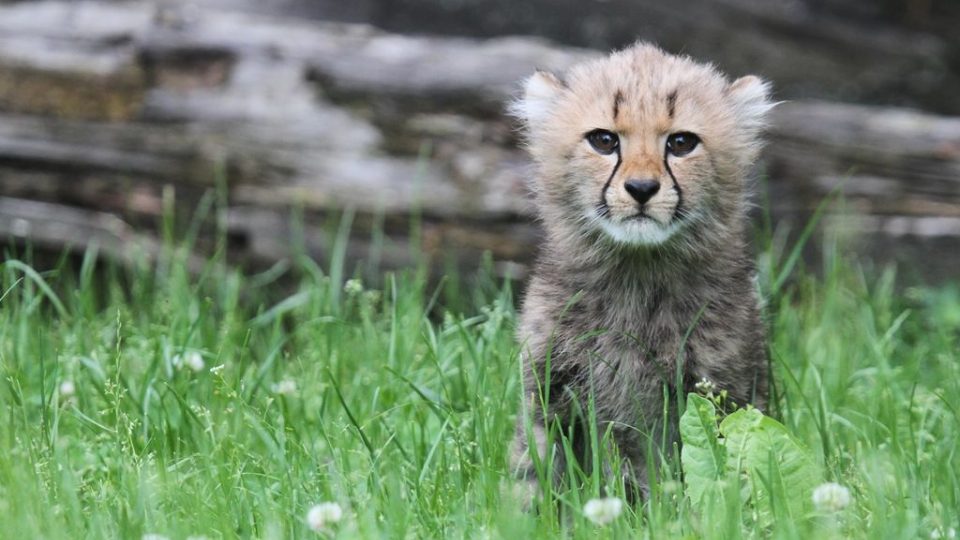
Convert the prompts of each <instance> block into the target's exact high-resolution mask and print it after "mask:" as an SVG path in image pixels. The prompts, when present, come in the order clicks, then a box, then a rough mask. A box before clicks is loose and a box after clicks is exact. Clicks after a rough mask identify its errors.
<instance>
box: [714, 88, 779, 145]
mask: <svg viewBox="0 0 960 540" xmlns="http://www.w3.org/2000/svg"><path fill="white" fill-rule="evenodd" d="M727 96H729V98H730V100H731V101H732V102H733V107H734V111H735V112H736V115H737V118H738V120H739V121H740V126H741V127H742V128H744V129H746V130H750V131H753V130H760V129H762V128H763V127H764V126H765V125H766V116H767V112H769V111H770V109H772V108H774V107H775V106H777V105H778V103H775V102H771V101H770V83H768V82H766V81H764V80H762V79H761V78H760V77H756V76H754V75H747V76H746V77H740V78H739V79H737V80H735V81H733V83H732V84H731V85H730V86H728V87H727Z"/></svg>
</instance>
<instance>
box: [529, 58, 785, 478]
mask: <svg viewBox="0 0 960 540" xmlns="http://www.w3.org/2000/svg"><path fill="white" fill-rule="evenodd" d="M770 107H772V104H771V103H770V101H769V100H768V86H767V84H766V83H764V82H762V81H761V80H760V79H758V78H756V77H753V76H748V77H743V78H741V79H738V80H737V81H734V82H732V83H731V82H730V81H729V80H728V79H727V78H726V77H724V76H723V75H722V74H720V73H719V72H718V71H717V70H716V69H714V68H713V67H712V66H709V65H705V64H700V63H697V62H694V61H693V60H691V59H689V58H687V57H681V56H674V55H670V54H667V53H665V52H663V51H662V50H660V49H658V48H657V47H654V46H652V45H648V44H644V43H638V44H636V45H634V46H632V47H630V48H627V49H625V50H622V51H618V52H615V53H613V54H612V55H611V56H609V57H606V58H604V59H600V60H596V61H591V62H588V63H585V64H581V65H578V66H575V67H573V68H572V69H570V70H569V71H568V72H567V73H565V74H563V76H562V77H558V76H556V75H552V74H549V73H545V72H538V73H536V74H534V75H533V76H532V77H531V78H530V79H528V80H527V82H526V92H525V95H524V97H523V98H521V99H520V100H519V101H518V102H517V103H516V104H515V105H514V108H513V110H514V113H515V114H516V115H517V116H518V117H519V118H520V120H521V121H522V122H523V126H524V129H525V135H526V140H527V146H528V149H529V152H530V154H531V155H532V156H533V158H534V160H535V161H536V164H537V169H538V170H537V174H536V175H535V179H534V181H533V185H532V191H533V193H534V197H535V201H536V205H537V208H538V210H539V215H540V218H541V220H542V222H543V225H544V228H545V231H546V238H545V240H544V243H543V246H542V251H541V253H540V258H539V262H538V264H537V266H536V270H535V272H534V275H533V278H532V280H531V281H530V284H529V287H528V289H527V292H526V297H525V299H524V303H523V308H522V315H521V320H520V325H519V331H518V338H519V341H520V343H521V346H522V354H521V357H522V361H523V362H524V366H523V367H524V373H525V381H524V400H523V403H524V405H523V413H522V414H521V415H520V419H519V421H518V426H517V436H516V440H515V444H514V458H513V466H514V469H515V471H516V473H517V475H518V478H520V479H524V480H526V481H530V482H534V483H535V482H536V475H535V473H534V465H533V457H534V456H533V454H534V453H536V454H538V455H539V457H540V458H544V457H545V456H546V455H547V453H549V452H551V451H552V450H554V449H551V448H549V447H548V443H547V441H548V437H547V431H548V426H549V425H550V422H551V421H557V422H558V424H559V425H560V426H561V427H563V428H564V429H565V431H566V430H567V429H569V428H570V427H571V426H573V433H574V434H575V435H574V449H575V452H576V454H577V457H578V459H579V460H580V462H581V463H580V464H581V465H582V466H584V467H587V466H588V464H589V462H590V461H591V460H590V459H589V456H588V451H589V448H590V447H591V444H590V443H591V441H589V439H588V438H587V437H585V435H584V433H585V429H584V426H583V425H582V424H580V420H578V419H580V418H582V414H581V413H582V412H583V411H586V409H587V406H588V403H589V402H590V399H591V398H592V400H593V403H594V407H595V411H596V418H597V420H598V422H599V424H600V425H599V430H600V432H601V433H603V432H604V431H605V430H606V429H607V427H611V428H612V433H613V435H614V440H615V443H616V446H617V447H618V448H619V452H620V455H621V456H622V457H623V458H624V460H625V461H626V462H627V463H628V468H627V471H626V474H627V475H628V476H629V477H630V479H631V481H633V482H636V485H637V487H639V488H640V489H641V490H645V489H646V487H647V479H646V468H647V463H648V461H647V460H648V458H649V457H654V458H656V456H648V455H647V449H648V448H651V447H653V448H663V447H664V446H665V447H666V448H668V449H669V448H670V447H671V446H672V443H673V442H676V441H677V440H678V437H677V429H676V425H677V420H678V419H677V410H676V403H677V397H678V396H679V397H681V398H682V395H683V394H685V393H686V392H690V391H692V390H693V385H694V384H695V383H696V382H697V381H699V380H701V379H708V380H710V381H711V382H713V383H714V384H715V385H716V386H717V387H718V388H720V389H725V390H727V391H728V392H729V395H730V396H731V398H732V399H733V400H734V401H735V402H736V403H738V404H740V405H745V404H748V403H752V404H753V405H755V406H757V407H763V406H764V404H765V402H766V399H767V372H766V366H767V359H766V346H765V335H764V326H763V324H762V322H761V317H760V308H759V300H758V297H757V293H756V290H755V287H754V281H755V280H754V265H753V263H752V260H751V257H750V256H749V253H748V246H747V243H746V239H745V228H746V213H747V189H746V187H747V186H746V181H745V178H746V176H747V172H748V169H749V167H750V166H751V164H752V163H753V161H754V159H755V157H756V155H757V152H758V150H759V148H760V139H759V136H760V133H761V131H762V128H763V125H764V124H763V122H764V115H765V114H766V112H767V111H768V110H769V109H770ZM596 129H603V130H608V131H611V132H613V133H616V134H618V136H619V138H620V146H619V147H618V149H617V151H616V152H615V153H613V154H610V155H602V154H601V153H598V152H597V151H596V150H595V149H593V148H591V145H590V144H588V142H587V141H585V139H584V135H585V134H586V133H589V132H591V131H592V130H596ZM678 132H690V133H694V134H696V135H697V136H698V137H699V139H700V144H699V145H698V146H697V148H695V149H694V151H692V152H691V153H690V154H689V155H686V156H683V157H676V156H674V155H671V154H670V152H668V151H666V146H665V144H666V139H667V137H668V136H669V135H670V134H673V133H678ZM630 179H651V180H656V181H658V182H659V183H660V189H659V190H658V191H657V192H656V194H655V195H654V196H653V197H652V198H651V199H650V200H649V201H647V202H646V203H644V204H642V205H638V203H637V201H636V200H634V199H633V198H632V197H631V196H630V195H629V194H628V192H627V191H626V190H625V188H624V184H625V182H626V181H627V180H630ZM548 365H549V370H547V366H548ZM527 426H530V427H531V431H529V432H528V430H527V429H526V427H527ZM651 437H652V439H651ZM663 441H666V444H665V445H664V444H661V443H662V442H663ZM530 442H532V443H533V448H531V447H530V444H529V443H530ZM651 442H652V443H653V444H651ZM562 454H563V452H562V451H557V452H555V453H554V455H555V456H557V457H562ZM563 468H564V465H563V464H562V463H556V464H555V469H559V470H563Z"/></svg>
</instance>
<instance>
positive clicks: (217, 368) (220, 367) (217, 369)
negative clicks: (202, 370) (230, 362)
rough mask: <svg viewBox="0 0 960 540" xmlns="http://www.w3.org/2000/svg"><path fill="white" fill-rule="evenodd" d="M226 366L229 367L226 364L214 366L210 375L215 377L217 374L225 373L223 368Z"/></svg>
mask: <svg viewBox="0 0 960 540" xmlns="http://www.w3.org/2000/svg"><path fill="white" fill-rule="evenodd" d="M226 366H227V365H226V364H220V365H219V366H213V367H212V368H210V373H213V374H214V375H216V374H217V373H220V372H221V371H223V368H225V367H226Z"/></svg>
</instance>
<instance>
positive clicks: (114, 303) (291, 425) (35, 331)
mask: <svg viewBox="0 0 960 540" xmlns="http://www.w3.org/2000/svg"><path fill="white" fill-rule="evenodd" d="M338 253H342V250H340V251H338ZM779 253H782V254H780V255H778V254H779ZM94 260H95V255H94V253H93V252H89V253H88V254H87V256H86V257H85V258H84V261H83V262H82V264H80V263H78V264H76V265H73V266H76V268H71V267H70V265H60V267H59V269H58V270H53V271H51V270H49V269H44V268H37V269H36V270H34V269H32V268H31V267H30V266H28V265H26V264H25V263H21V262H19V260H15V259H12V258H10V259H8V260H7V261H6V262H5V263H3V265H2V266H0V369H2V384H0V404H2V409H0V411H2V413H3V416H2V418H0V531H2V532H0V536H2V537H4V538H24V539H26V538H31V539H32V538H134V539H139V538H143V537H145V536H147V535H161V536H162V537H166V538H170V539H184V538H189V537H195V538H196V537H207V538H211V539H212V538H234V537H240V538H311V537H341V538H353V537H362V538H381V537H385V538H509V539H521V538H553V537H572V538H633V537H645V538H683V537H685V538H701V537H703V538H737V537H743V538H757V537H761V538H765V537H778V538H781V537H782V538H811V537H814V536H817V537H822V538H832V537H850V538H951V537H953V535H955V533H954V529H956V528H958V527H960V511H958V509H960V476H958V472H957V471H958V468H960V458H958V455H957V448H956V443H957V435H958V432H960V363H958V361H960V353H958V340H960V330H958V328H960V290H958V289H957V287H956V286H955V285H954V286H952V287H946V288H940V289H923V288H912V289H911V288H908V289H904V290H899V289H896V288H895V287H894V276H893V274H892V272H882V273H873V274H871V273H869V272H864V271H861V270H860V268H859V266H858V265H857V263H856V261H849V260H846V259H843V258H841V257H838V256H836V251H835V250H834V251H830V252H828V254H827V256H826V257H825V262H824V264H823V268H822V269H819V270H818V272H816V274H817V275H818V277H813V273H812V272H806V271H804V270H803V269H800V268H799V267H798V266H794V264H793V262H795V259H791V257H790V253H788V252H785V251H784V250H781V249H779V248H778V247H777V246H776V245H775V244H774V245H772V246H768V247H767V249H766V250H765V251H764V253H763V255H762V257H761V268H762V269H763V276H762V279H761V282H762V287H763V289H764V291H765V295H766V297H767V301H768V315H769V318H770V327H771V343H772V345H771V350H772V353H773V354H772V356H773V364H774V372H775V380H776V396H777V398H776V401H775V404H774V406H773V407H772V408H771V410H770V411H768V412H769V413H770V414H771V415H772V416H774V417H776V418H777V419H779V420H780V421H781V422H782V423H783V425H784V426H785V427H786V430H787V431H788V432H789V433H790V434H792V436H793V438H794V439H795V440H796V441H797V442H798V443H799V445H800V446H802V447H803V448H804V449H805V451H806V452H808V454H809V456H810V457H811V458H812V460H813V462H814V463H815V465H816V467H817V469H818V470H819V473H818V474H819V475H821V476H822V478H821V481H824V482H826V481H831V482H836V483H838V484H840V485H842V486H844V487H845V488H846V489H847V490H848V491H849V494H850V501H849V505H844V504H843V503H844V502H845V501H842V500H841V501H840V503H839V504H836V505H835V509H834V510H835V511H831V510H829V509H827V510H824V509H823V508H822V507H821V508H819V509H816V508H814V509H813V510H809V511H804V512H802V513H800V514H797V513H793V514H790V513H784V512H783V511H779V510H777V508H787V507H789V506H790V504H788V503H790V502H791V500H792V501H793V502H796V501H804V502H805V503H806V502H809V500H810V498H811V497H812V494H811V493H810V491H809V490H808V489H800V488H799V486H790V485H787V486H786V489H785V490H784V489H781V490H778V491H776V496H775V497H774V499H775V500H772V501H768V502H769V504H771V505H772V507H773V508H774V510H773V512H774V516H775V519H774V520H773V521H772V522H771V521H764V520H763V519H760V518H759V517H758V516H757V512H756V510H755V508H754V507H752V506H751V505H750V504H749V503H747V502H743V501H741V500H740V499H737V498H733V499H730V498H728V499H726V502H725V503H724V504H723V505H717V504H711V505H694V504H691V502H690V500H689V497H688V496H687V495H686V493H685V489H684V484H683V482H682V477H681V476H680V472H679V467H678V464H677V463H676V462H673V463H668V464H666V466H665V472H664V474H663V482H661V483H659V484H658V485H657V486H655V487H654V489H653V490H652V493H651V496H650V498H649V500H647V501H646V502H645V503H640V504H636V505H634V506H627V507H625V508H624V510H623V513H622V514H621V515H620V516H619V517H616V518H615V519H613V521H612V522H611V523H610V524H608V525H606V526H599V525H596V524H594V523H593V522H591V521H589V520H588V519H586V518H585V517H584V515H583V506H584V504H585V503H586V501H587V500H588V499H592V498H596V497H598V496H600V495H601V493H602V490H603V489H606V488H608V487H609V488H610V489H612V494H613V495H615V496H618V497H623V496H624V493H623V491H622V487H621V486H612V487H610V486H607V485H606V484H605V480H604V479H603V478H602V477H601V476H598V475H582V476H576V475H575V476H574V478H575V480H574V481H573V482H572V483H571V484H572V485H570V486H567V487H566V488H564V489H560V490H558V491H557V492H556V493H551V495H550V499H551V500H552V501H553V502H551V503H544V504H542V505H541V506H540V507H539V512H525V511H524V510H523V509H522V508H521V505H519V504H517V503H516V501H514V500H512V499H510V498H509V497H507V496H506V495H505V494H506V493H507V491H508V490H505V489H504V486H505V485H507V482H506V480H507V477H508V472H507V464H506V456H507V445H508V443H509V440H510V437H511V434H512V431H513V427H514V418H515V415H516V412H517V408H518V390H519V387H518V380H519V374H518V365H517V356H516V352H517V346H516V345H515V343H514V341H513V326H514V322H515V317H516V313H515V308H514V301H515V298H514V295H513V294H512V293H511V290H510V288H509V287H508V286H506V285H502V284H497V282H496V281H494V280H492V279H490V278H489V277H487V278H484V277H483V276H482V275H481V276H480V278H479V279H478V281H477V283H478V284H476V285H474V286H472V287H469V288H467V287H459V286H457V287H453V286H450V287H445V288H444V287H440V288H436V287H434V286H430V287H428V286H427V285H425V280H424V279H422V277H421V276H420V274H418V273H417V272H416V271H411V272H408V273H399V274H395V275H386V276H385V277H384V280H383V286H382V287H380V290H367V289H365V288H364V287H363V286H362V285H361V284H360V283H358V282H356V281H351V282H350V283H349V284H347V285H346V286H345V284H344V281H345V278H346V277H349V273H350V272H349V270H348V271H347V272H344V269H343V263H342V257H340V256H336V255H335V256H334V257H333V261H332V262H330V263H329V264H325V265H322V266H318V265H317V264H315V263H313V262H311V261H309V260H307V259H300V260H297V261H295V262H294V263H293V264H292V265H291V268H290V269H289V271H287V272H286V273H285V276H284V278H283V279H284V280H286V283H287V285H286V286H285V287H280V286H279V285H277V283H276V282H275V278H276V277H277V276H276V274H277V273H279V272H267V273H264V274H260V275H255V276H242V275H240V274H239V273H237V272H235V271H232V270H230V269H228V268H226V267H225V266H224V265H223V264H222V263H221V262H220V261H219V260H216V259H215V260H213V261H211V262H210V263H209V264H208V265H207V267H206V268H205V270H204V272H203V273H202V274H201V275H190V274H188V273H187V272H186V271H185V270H183V267H184V266H185V265H184V264H182V252H180V251H171V252H170V253H169V254H168V257H166V258H165V259H163V260H164V261H166V262H161V263H159V264H157V265H155V266H149V267H148V266H144V267H142V268H139V269H117V268H112V267H111V266H109V265H106V264H102V263H101V264H94ZM791 261H793V262H791ZM481 274H482V272H481ZM787 275H790V276H791V278H790V279H789V280H788V279H786V276H787ZM467 277H472V276H467ZM291 281H292V282H293V285H292V286H290V285H289V283H290V282H291ZM454 289H457V290H463V291H468V292H464V293H463V294H462V295H460V296H457V295H456V294H453V293H455V292H456V291H455V290H454ZM281 290H282V291H284V292H283V294H279V291H281ZM438 291H445V292H442V293H441V292H438ZM451 291H452V292H451ZM446 306H456V307H453V308H448V307H446ZM778 498H779V499H778ZM780 499H783V500H780ZM788 499H789V500H788ZM324 502H334V503H337V504H338V505H339V508H340V509H341V510H342V516H340V518H341V519H340V520H339V521H337V522H335V523H334V522H328V524H327V525H326V526H325V527H324V528H323V530H321V531H319V532H316V531H314V530H313V529H312V528H311V523H310V522H309V521H308V519H307V516H308V512H309V510H310V508H311V507H313V506H314V505H315V504H319V503H324ZM803 507H804V508H806V507H809V504H805V505H804V506H803ZM332 513H333V514H336V512H335V511H333V512H332ZM558 513H559V514H561V516H560V517H558ZM311 517H312V518H314V517H316V516H311ZM336 517H337V516H336V515H332V516H330V515H328V519H332V518H336ZM314 525H316V523H314Z"/></svg>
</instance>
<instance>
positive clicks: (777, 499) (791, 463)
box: [720, 409, 823, 526]
mask: <svg viewBox="0 0 960 540" xmlns="http://www.w3.org/2000/svg"><path fill="white" fill-rule="evenodd" d="M720 433H721V434H722V435H723V437H724V440H725V446H726V450H727V462H726V464H727V470H728V471H729V472H730V473H731V474H738V475H740V476H741V478H744V479H745V486H744V488H745V489H747V490H749V495H750V498H751V499H752V501H753V505H754V507H755V509H756V515H757V517H758V519H759V521H760V523H761V524H762V525H765V526H767V525H770V524H772V523H773V520H774V519H779V518H785V519H791V520H796V519H799V518H801V517H803V516H804V515H805V514H806V513H808V512H809V510H810V505H811V498H810V497H811V493H812V492H813V488H814V487H816V486H817V485H818V484H819V483H820V482H822V481H823V475H822V473H821V471H820V468H819V467H818V466H817V464H816V462H815V461H814V459H813V457H812V456H811V453H810V451H809V450H808V449H807V448H806V447H804V446H803V444H801V443H800V442H799V441H797V440H796V439H795V438H794V437H793V436H792V435H791V434H790V432H789V431H787V428H786V427H784V425H783V424H781V423H780V422H777V421H776V420H774V419H773V418H770V417H769V416H764V414H763V413H761V412H760V411H758V410H756V409H749V410H745V409H741V410H739V411H736V412H735V413H733V414H731V415H730V416H728V417H726V418H725V419H724V420H723V422H721V424H720Z"/></svg>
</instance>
